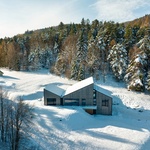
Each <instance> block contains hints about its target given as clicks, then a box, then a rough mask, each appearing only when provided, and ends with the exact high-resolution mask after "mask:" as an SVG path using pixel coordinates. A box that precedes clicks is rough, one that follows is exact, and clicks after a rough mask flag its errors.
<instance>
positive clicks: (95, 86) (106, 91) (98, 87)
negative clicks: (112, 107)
mask: <svg viewBox="0 0 150 150" xmlns="http://www.w3.org/2000/svg"><path fill="white" fill-rule="evenodd" d="M94 90H96V91H98V92H100V93H102V94H104V95H106V96H108V97H110V98H112V95H111V94H112V93H111V92H110V91H108V90H106V89H104V88H101V87H100V86H99V85H97V84H94Z"/></svg>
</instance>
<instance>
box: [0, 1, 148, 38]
mask: <svg viewBox="0 0 150 150" xmlns="http://www.w3.org/2000/svg"><path fill="white" fill-rule="evenodd" d="M145 14H150V0H0V38H4V37H12V36H14V35H16V34H18V33H24V32H25V31H27V30H35V29H41V28H45V27H50V26H55V25H58V24H59V23H60V22H63V23H71V22H74V23H79V22H81V19H82V18H85V19H90V21H93V20H94V19H98V20H100V21H105V20H106V21H110V20H111V21H115V22H125V21H128V20H133V19H135V18H139V17H142V16H144V15H145Z"/></svg>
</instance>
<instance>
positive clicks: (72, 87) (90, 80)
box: [62, 77, 94, 97]
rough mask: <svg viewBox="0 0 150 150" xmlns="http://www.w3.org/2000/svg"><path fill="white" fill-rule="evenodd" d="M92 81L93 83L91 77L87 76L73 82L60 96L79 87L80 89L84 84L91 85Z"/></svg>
mask: <svg viewBox="0 0 150 150" xmlns="http://www.w3.org/2000/svg"><path fill="white" fill-rule="evenodd" d="M93 83H94V81H93V77H89V78H87V79H84V80H82V81H80V82H77V83H75V84H73V85H72V86H70V87H68V88H67V90H66V91H65V92H64V94H63V95H62V97H63V96H66V95H68V94H70V93H73V92H75V91H77V90H80V89H82V88H84V87H86V86H89V85H91V84H93Z"/></svg>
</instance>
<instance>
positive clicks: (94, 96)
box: [93, 90, 96, 99]
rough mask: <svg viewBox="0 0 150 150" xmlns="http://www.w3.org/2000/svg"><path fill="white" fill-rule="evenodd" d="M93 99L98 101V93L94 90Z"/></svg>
mask: <svg viewBox="0 0 150 150" xmlns="http://www.w3.org/2000/svg"><path fill="white" fill-rule="evenodd" d="M93 99H96V91H95V90H93Z"/></svg>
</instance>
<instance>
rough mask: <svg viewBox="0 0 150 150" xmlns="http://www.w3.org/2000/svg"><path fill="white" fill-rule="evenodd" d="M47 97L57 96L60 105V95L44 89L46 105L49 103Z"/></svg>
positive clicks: (57, 102)
mask: <svg viewBox="0 0 150 150" xmlns="http://www.w3.org/2000/svg"><path fill="white" fill-rule="evenodd" d="M47 98H56V105H60V96H58V95H56V94H54V93H52V92H50V91H47V90H46V89H44V105H47Z"/></svg>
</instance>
